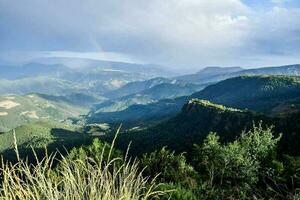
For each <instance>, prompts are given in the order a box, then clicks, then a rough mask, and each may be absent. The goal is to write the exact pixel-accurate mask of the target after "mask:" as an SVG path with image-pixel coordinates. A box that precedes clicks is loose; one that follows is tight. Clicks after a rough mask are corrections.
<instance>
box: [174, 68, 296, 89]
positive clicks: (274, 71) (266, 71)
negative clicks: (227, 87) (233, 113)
mask: <svg viewBox="0 0 300 200" xmlns="http://www.w3.org/2000/svg"><path fill="white" fill-rule="evenodd" d="M299 74H300V64H295V65H285V66H277V67H262V68H257V69H242V68H240V67H207V68H204V69H203V70H201V71H199V72H198V73H196V74H190V75H184V76H179V77H176V78H177V79H178V80H185V81H189V82H192V83H197V84H212V83H216V82H219V81H222V80H225V79H228V78H232V77H237V76H241V75H289V76H297V75H299Z"/></svg>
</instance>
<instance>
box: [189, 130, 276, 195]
mask: <svg viewBox="0 0 300 200" xmlns="http://www.w3.org/2000/svg"><path fill="white" fill-rule="evenodd" d="M278 141H279V138H274V137H273V135H272V129H271V128H268V129H263V128H262V127H261V125H259V126H258V127H255V126H254V128H253V130H251V131H249V132H247V133H246V134H242V135H241V137H240V138H239V139H238V140H236V141H234V142H231V143H228V144H226V145H222V144H220V142H219V137H218V136H217V135H216V134H215V133H211V134H209V135H208V136H207V138H206V139H205V140H204V143H203V144H202V145H201V146H200V145H196V146H195V155H194V161H193V162H194V163H195V166H196V169H197V171H199V172H202V174H201V175H202V180H204V181H205V182H207V184H206V185H207V187H206V188H205V190H208V191H210V192H211V194H209V195H212V196H214V195H215V193H218V194H219V195H218V196H217V197H213V198H217V199H223V198H225V197H226V198H228V199H230V198H233V199H247V195H249V194H251V195H252V196H251V197H253V195H254V194H253V192H254V189H255V187H256V186H257V183H258V181H259V178H260V176H261V173H263V172H265V171H266V169H263V167H264V165H263V163H264V162H265V160H266V159H267V158H268V157H269V156H270V155H271V154H272V153H273V152H274V150H275V147H276V144H277V142H278ZM220 191H221V192H220ZM206 192H207V191H206Z"/></svg>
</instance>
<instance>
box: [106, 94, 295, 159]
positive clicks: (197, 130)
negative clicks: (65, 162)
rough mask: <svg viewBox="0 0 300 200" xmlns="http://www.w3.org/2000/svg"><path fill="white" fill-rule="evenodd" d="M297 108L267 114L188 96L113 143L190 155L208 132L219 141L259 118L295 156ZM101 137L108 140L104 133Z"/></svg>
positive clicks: (138, 149) (283, 149) (133, 149)
mask: <svg viewBox="0 0 300 200" xmlns="http://www.w3.org/2000/svg"><path fill="white" fill-rule="evenodd" d="M299 115H300V111H298V112H294V113H291V114H290V115H286V116H280V117H278V116H277V117H269V116H266V115H263V114H257V113H254V112H251V111H248V110H240V109H236V108H230V107H225V106H223V105H219V104H213V103H211V102H209V101H206V100H199V99H191V100H189V101H188V102H187V103H186V104H185V105H184V106H183V107H182V110H181V112H180V113H178V114H177V115H176V116H174V117H171V118H169V119H168V120H165V121H163V122H160V123H158V124H157V125H154V126H151V127H149V128H146V129H140V130H136V129H129V130H127V131H125V132H124V133H123V134H121V135H120V136H119V138H118V142H117V145H118V147H119V148H120V149H126V148H127V146H128V144H129V143H131V146H130V148H131V154H133V155H141V154H142V153H145V152H151V151H154V150H156V149H160V148H162V147H165V146H167V147H168V148H169V149H171V150H175V151H177V152H187V153H188V154H187V156H189V155H190V153H191V152H192V149H193V144H200V143H202V142H203V139H205V137H206V136H207V135H208V134H209V133H210V132H217V133H218V135H219V136H220V141H221V142H223V143H226V142H230V141H233V140H235V139H236V138H237V137H238V136H239V134H241V133H242V132H243V131H247V130H249V129H251V128H252V127H253V124H256V125H258V124H259V123H260V122H262V126H263V127H265V126H271V125H274V126H275V128H274V129H273V130H274V132H275V134H276V135H279V134H280V133H282V139H281V141H280V144H279V149H278V150H279V151H280V152H284V153H288V154H290V155H294V156H299V155H300V153H299V152H300V147H299V145H298V142H299V140H300V135H299V131H300V126H299V123H300V118H299ZM103 138H104V139H106V140H107V139H108V140H111V138H110V137H107V136H104V137H103Z"/></svg>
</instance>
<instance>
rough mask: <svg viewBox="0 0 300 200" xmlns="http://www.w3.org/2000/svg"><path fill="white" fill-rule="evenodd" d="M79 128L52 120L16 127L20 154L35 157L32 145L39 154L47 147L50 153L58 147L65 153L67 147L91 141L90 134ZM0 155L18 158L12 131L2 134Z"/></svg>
mask: <svg viewBox="0 0 300 200" xmlns="http://www.w3.org/2000/svg"><path fill="white" fill-rule="evenodd" d="M78 128H79V127H77V126H74V125H67V124H63V123H59V122H55V121H51V120H47V121H39V122H34V123H27V124H26V125H22V126H19V127H17V128H16V129H15V133H16V139H17V144H18V148H19V151H20V155H21V156H22V157H24V156H29V159H33V152H32V149H31V147H33V148H35V151H36V153H37V155H38V156H39V155H42V154H44V153H45V147H47V149H48V152H49V153H51V152H53V151H55V150H56V149H60V151H61V153H64V152H65V149H70V148H73V147H75V146H80V145H82V144H86V143H88V142H90V141H91V138H90V137H89V135H87V134H83V133H81V132H79V131H78V130H77V129H78ZM0 155H3V156H4V157H5V159H9V160H14V159H16V155H15V152H14V138H13V133H12V131H8V132H4V133H1V134H0ZM33 160H34V159H33Z"/></svg>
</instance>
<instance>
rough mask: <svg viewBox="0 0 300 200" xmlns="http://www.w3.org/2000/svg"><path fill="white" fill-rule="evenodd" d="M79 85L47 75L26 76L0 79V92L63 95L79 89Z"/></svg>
mask: <svg viewBox="0 0 300 200" xmlns="http://www.w3.org/2000/svg"><path fill="white" fill-rule="evenodd" d="M81 88H82V87H81V86H80V85H78V84H77V85H76V84H73V83H72V82H69V81H66V80H61V79H58V78H51V77H48V76H36V77H27V78H21V79H17V80H4V79H2V80H0V93H1V94H10V93H11V94H26V93H47V94H51V95H63V94H69V93H73V92H74V90H79V89H81Z"/></svg>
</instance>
